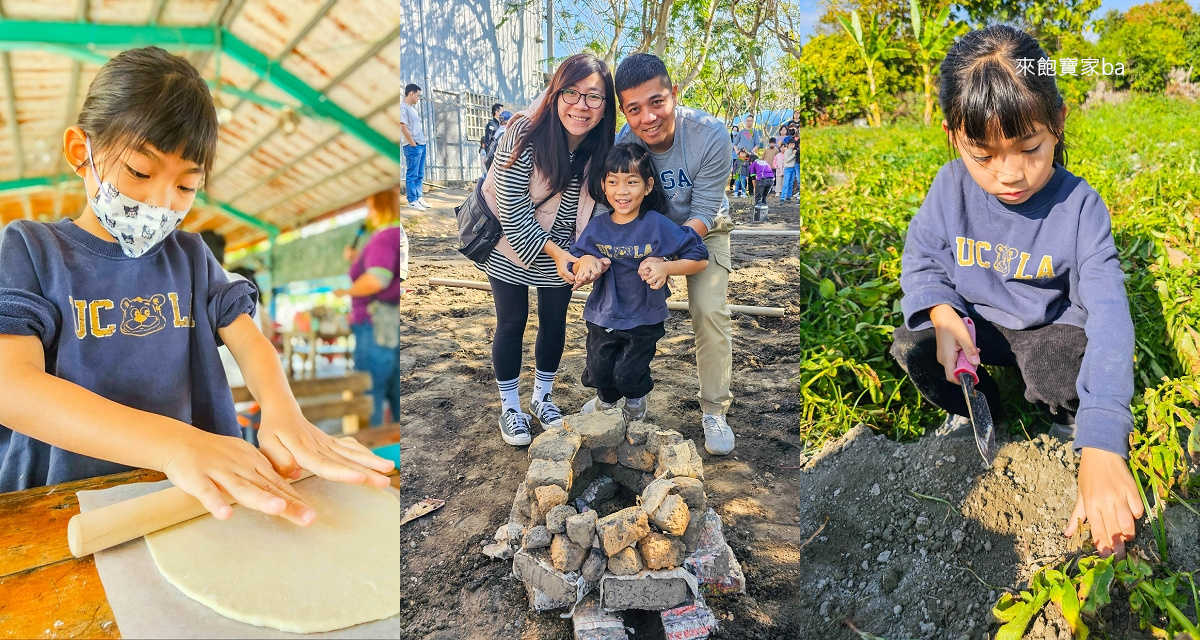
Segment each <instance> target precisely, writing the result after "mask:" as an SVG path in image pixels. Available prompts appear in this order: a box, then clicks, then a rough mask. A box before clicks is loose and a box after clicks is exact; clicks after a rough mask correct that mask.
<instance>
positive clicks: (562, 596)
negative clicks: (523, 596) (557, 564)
mask: <svg viewBox="0 0 1200 640" xmlns="http://www.w3.org/2000/svg"><path fill="white" fill-rule="evenodd" d="M513 573H514V574H516V576H517V578H519V579H520V580H521V582H524V583H525V586H526V587H528V588H529V589H530V591H531V597H530V606H531V607H532V606H534V599H533V595H534V594H532V590H533V589H536V590H537V591H538V592H540V593H541V594H543V595H544V596H545V597H546V598H547V599H548V601H549V602H551V603H561V604H558V606H559V607H565V606H568V605H570V604H571V603H573V602H575V594H576V581H573V580H570V579H568V578H567V577H566V576H565V575H563V574H562V572H560V571H557V570H556V569H555V568H554V567H553V566H551V565H550V564H549V563H547V562H546V561H545V560H544V559H542V558H539V557H537V556H535V555H533V554H531V553H529V552H528V551H518V552H517V553H516V555H514V556H513ZM550 608H557V607H550ZM537 610H538V611H544V610H545V609H537Z"/></svg>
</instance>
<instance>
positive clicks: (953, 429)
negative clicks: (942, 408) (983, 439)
mask: <svg viewBox="0 0 1200 640" xmlns="http://www.w3.org/2000/svg"><path fill="white" fill-rule="evenodd" d="M933 434H934V435H936V436H937V437H939V438H945V437H948V436H949V437H959V436H969V435H973V434H974V431H973V430H972V429H971V419H970V418H968V417H967V416H959V415H955V414H953V413H947V414H946V420H945V421H943V422H942V426H940V427H938V428H937V430H935V431H934V432H933Z"/></svg>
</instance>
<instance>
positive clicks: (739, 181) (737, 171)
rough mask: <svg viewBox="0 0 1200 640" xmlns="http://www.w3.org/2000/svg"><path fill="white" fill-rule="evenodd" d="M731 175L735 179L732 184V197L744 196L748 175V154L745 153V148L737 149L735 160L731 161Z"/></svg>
mask: <svg viewBox="0 0 1200 640" xmlns="http://www.w3.org/2000/svg"><path fill="white" fill-rule="evenodd" d="M733 175H734V176H735V177H736V180H735V181H734V184H733V197H735V198H744V197H746V193H747V191H746V181H747V179H748V178H749V176H750V154H749V153H746V150H745V149H739V150H738V154H737V160H734V161H733Z"/></svg>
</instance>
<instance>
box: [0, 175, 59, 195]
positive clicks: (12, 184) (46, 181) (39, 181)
mask: <svg viewBox="0 0 1200 640" xmlns="http://www.w3.org/2000/svg"><path fill="white" fill-rule="evenodd" d="M56 184H58V176H37V177H35V178H21V179H20V180H9V181H8V182H0V193H5V192H9V191H20V190H22V189H40V188H42V187H52V186H54V185H56Z"/></svg>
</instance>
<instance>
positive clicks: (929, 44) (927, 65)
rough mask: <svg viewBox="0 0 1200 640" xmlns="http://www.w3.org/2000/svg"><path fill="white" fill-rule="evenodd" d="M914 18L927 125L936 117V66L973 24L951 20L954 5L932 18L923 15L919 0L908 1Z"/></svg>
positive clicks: (910, 17) (914, 38)
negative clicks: (934, 102)
mask: <svg viewBox="0 0 1200 640" xmlns="http://www.w3.org/2000/svg"><path fill="white" fill-rule="evenodd" d="M908 11H909V19H910V20H912V29H913V40H914V42H915V43H916V46H917V55H916V59H917V64H918V65H919V66H920V67H921V86H922V88H923V89H924V91H925V112H924V119H925V124H929V123H930V121H931V120H932V119H933V67H934V65H936V64H937V63H938V61H940V60H941V59H942V58H945V57H946V52H947V51H949V50H950V45H951V44H953V43H954V40H955V39H956V38H958V37H959V36H961V35H963V34H964V33H966V32H967V31H968V30H969V29H970V27H968V26H967V24H966V23H965V22H960V21H958V20H954V21H950V7H949V6H946V7H942V10H941V12H939V13H938V14H937V17H934V18H933V19H932V20H930V19H929V16H924V17H923V16H922V14H921V6H920V5H919V4H917V0H908Z"/></svg>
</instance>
